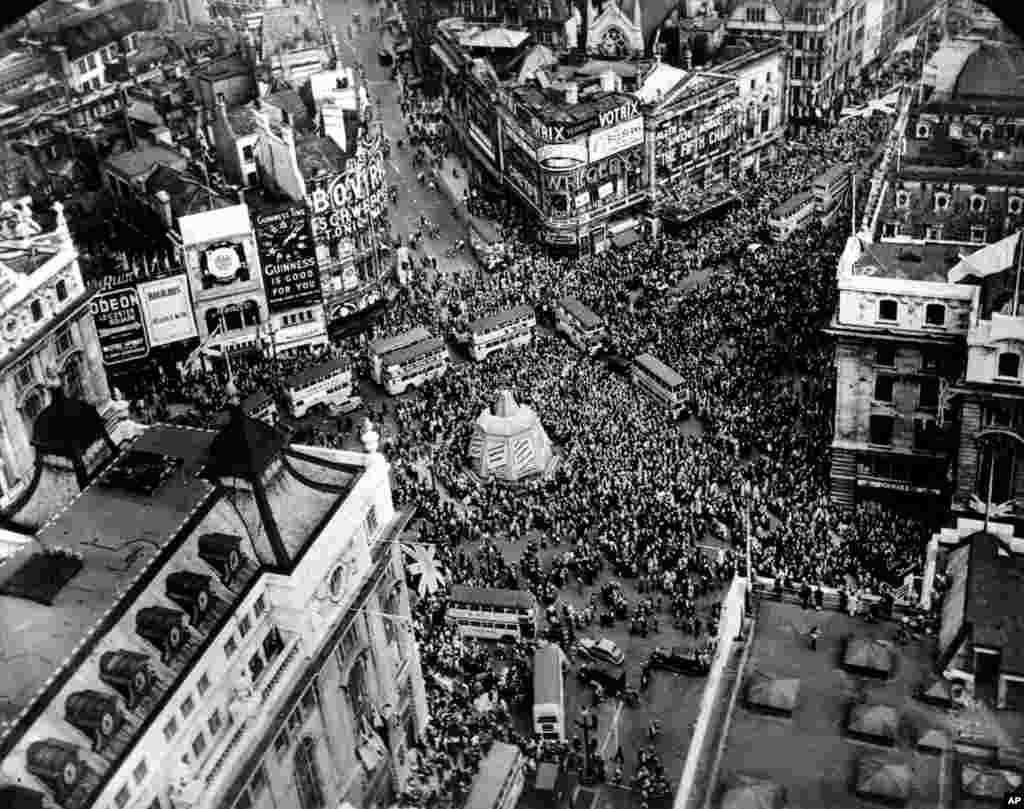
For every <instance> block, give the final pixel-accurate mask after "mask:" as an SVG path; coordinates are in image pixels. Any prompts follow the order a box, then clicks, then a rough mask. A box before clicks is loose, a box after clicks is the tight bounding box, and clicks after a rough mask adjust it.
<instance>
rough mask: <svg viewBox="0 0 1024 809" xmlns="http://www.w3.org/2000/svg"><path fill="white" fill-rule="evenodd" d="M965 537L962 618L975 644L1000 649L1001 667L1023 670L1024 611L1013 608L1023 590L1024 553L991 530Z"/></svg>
mask: <svg viewBox="0 0 1024 809" xmlns="http://www.w3.org/2000/svg"><path fill="white" fill-rule="evenodd" d="M967 541H968V542H969V543H970V552H969V553H970V559H969V561H968V564H967V586H966V589H965V598H964V606H963V614H962V620H963V622H964V623H967V624H969V625H970V629H971V641H972V642H973V643H974V644H976V645H979V646H989V647H991V648H993V649H999V650H1000V653H1001V659H1000V665H1001V668H1002V669H1003V670H1004V671H1008V672H1013V673H1015V674H1024V614H1022V613H1021V611H1020V610H1019V609H1017V608H1016V607H1017V605H1018V604H1019V601H1020V593H1021V592H1022V590H1024V557H1022V556H1020V555H1019V554H1015V553H1012V552H1011V551H1010V550H1009V549H1008V548H1007V547H1005V546H1004V545H1003V543H1002V542H1001V541H1000V539H999V538H998V537H995V536H993V535H992V534H984V533H979V534H975V535H974V536H973V537H970V538H969V539H968V540H967Z"/></svg>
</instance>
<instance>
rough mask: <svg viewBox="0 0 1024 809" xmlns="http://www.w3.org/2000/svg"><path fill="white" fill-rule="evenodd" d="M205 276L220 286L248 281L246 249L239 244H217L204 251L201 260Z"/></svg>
mask: <svg viewBox="0 0 1024 809" xmlns="http://www.w3.org/2000/svg"><path fill="white" fill-rule="evenodd" d="M200 263H201V265H202V271H203V275H204V276H206V277H207V278H209V279H211V280H212V281H214V282H215V283H218V284H230V283H233V282H234V281H248V280H249V268H248V266H247V265H246V261H245V248H244V247H243V246H242V245H241V244H240V243H238V242H217V243H216V244H211V245H210V246H209V247H207V248H206V249H205V250H203V253H202V258H201V259H200Z"/></svg>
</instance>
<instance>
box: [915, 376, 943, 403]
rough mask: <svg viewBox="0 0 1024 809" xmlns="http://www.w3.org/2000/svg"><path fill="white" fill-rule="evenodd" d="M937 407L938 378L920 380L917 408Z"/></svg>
mask: <svg viewBox="0 0 1024 809" xmlns="http://www.w3.org/2000/svg"><path fill="white" fill-rule="evenodd" d="M938 407H939V380H938V379H936V378H935V377H929V378H927V379H922V380H921V389H920V391H919V394H918V401H917V408H918V410H937V409H938Z"/></svg>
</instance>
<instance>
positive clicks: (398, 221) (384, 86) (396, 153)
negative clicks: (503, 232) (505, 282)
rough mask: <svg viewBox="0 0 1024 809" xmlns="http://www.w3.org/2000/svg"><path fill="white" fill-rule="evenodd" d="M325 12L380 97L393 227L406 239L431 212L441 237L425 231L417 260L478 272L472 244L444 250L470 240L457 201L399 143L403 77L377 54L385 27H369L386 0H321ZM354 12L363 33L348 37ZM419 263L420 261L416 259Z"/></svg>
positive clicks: (352, 62) (350, 61) (346, 59)
mask: <svg viewBox="0 0 1024 809" xmlns="http://www.w3.org/2000/svg"><path fill="white" fill-rule="evenodd" d="M322 2H323V3H324V17H325V19H326V20H327V24H328V25H330V26H331V27H332V28H333V29H334V31H335V32H336V33H337V35H338V45H339V56H340V58H341V61H342V64H343V65H344V66H345V67H352V68H353V69H354V68H355V67H356V65H359V64H361V65H362V66H363V68H364V69H365V70H366V84H367V88H366V89H367V93H368V95H369V96H370V98H371V101H373V100H374V99H380V105H379V107H378V110H379V113H378V114H379V117H380V121H381V122H382V123H383V125H384V134H385V135H386V136H387V137H388V139H389V140H390V141H391V158H390V159H389V160H388V161H387V162H388V183H390V184H394V185H396V186H397V187H398V203H397V205H393V206H392V207H391V230H392V233H393V234H394V235H395V236H396V237H399V238H401V239H402V240H403V241H405V240H406V239H407V238H408V236H409V234H410V233H412V232H413V231H415V230H416V227H417V225H418V223H419V219H420V216H421V215H426V216H427V218H428V219H430V220H431V221H432V222H433V223H434V224H436V225H437V226H438V227H439V228H440V229H441V233H440V238H438V239H429V238H427V237H426V236H424V239H423V244H422V247H421V249H419V250H417V251H416V257H417V260H418V259H419V258H420V257H421V256H423V255H424V254H426V255H430V256H433V257H435V258H437V260H438V270H439V271H440V272H446V273H457V274H463V273H467V272H468V273H476V272H478V269H479V268H478V266H477V263H476V260H475V259H474V258H473V255H472V253H471V251H470V250H469V248H468V246H467V248H466V249H465V250H464V251H463V252H461V253H460V254H458V255H457V256H455V257H454V258H451V259H446V258H445V251H446V250H447V249H448V248H449V247H451V246H452V245H453V244H454V242H455V240H456V239H462V240H463V241H465V242H466V243H467V245H468V242H469V236H468V234H467V232H466V227H465V226H464V225H463V224H462V223H461V222H460V221H459V220H458V219H456V217H455V216H454V215H453V213H452V206H451V204H450V203H449V201H448V200H447V199H446V198H445V196H444V194H443V193H442V192H441V191H440V190H437V191H431V190H430V189H429V188H428V187H427V186H426V185H420V184H419V183H418V182H417V181H416V174H417V171H418V170H417V169H414V168H413V165H412V156H413V150H412V149H411V148H410V147H409V146H408V145H405V146H404V147H403V148H402V149H399V148H398V147H397V144H398V140H399V139H402V140H404V141H408V137H409V133H408V132H407V131H406V129H405V121H404V119H403V117H402V110H401V107H400V103H401V93H400V91H399V89H398V83H397V82H395V81H392V80H391V78H390V76H391V68H390V67H382V66H381V64H380V61H379V60H378V58H377V49H378V47H379V45H380V42H381V36H382V34H381V31H380V30H374V31H371V30H369V25H368V22H369V19H370V17H372V16H379V15H380V11H381V9H382V8H383V7H384V6H383V4H381V3H377V2H374V0H322ZM354 12H359V14H360V17H361V19H362V27H363V31H362V33H354V38H353V40H351V41H350V40H349V39H348V36H347V34H348V25H349V23H350V22H351V21H352V15H353V13H354ZM417 263H418V261H417Z"/></svg>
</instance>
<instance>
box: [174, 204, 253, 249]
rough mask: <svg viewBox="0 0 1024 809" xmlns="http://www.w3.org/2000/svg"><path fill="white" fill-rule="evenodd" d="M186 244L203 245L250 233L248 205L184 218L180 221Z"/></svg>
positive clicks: (234, 206) (179, 224) (180, 228)
mask: <svg viewBox="0 0 1024 809" xmlns="http://www.w3.org/2000/svg"><path fill="white" fill-rule="evenodd" d="M178 228H179V230H180V231H181V239H182V241H183V242H184V243H185V244H201V243H203V242H214V241H218V240H220V239H226V238H230V237H232V236H238V235H239V234H242V233H248V232H249V231H250V230H251V229H252V224H251V222H250V220H249V208H248V206H247V205H232V206H230V207H227V208H218V209H216V210H215V211H213V212H212V213H210V212H207V213H200V214H195V215H192V216H183V217H182V218H181V219H180V220H179V221H178Z"/></svg>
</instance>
